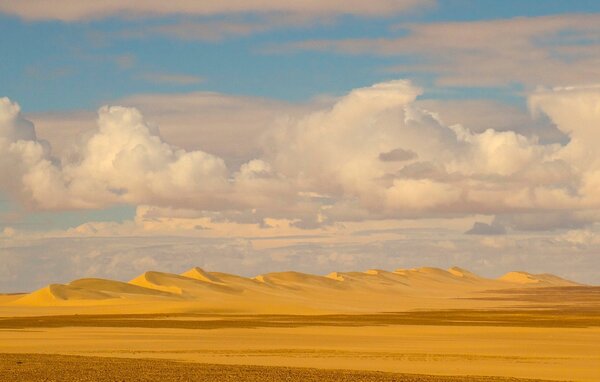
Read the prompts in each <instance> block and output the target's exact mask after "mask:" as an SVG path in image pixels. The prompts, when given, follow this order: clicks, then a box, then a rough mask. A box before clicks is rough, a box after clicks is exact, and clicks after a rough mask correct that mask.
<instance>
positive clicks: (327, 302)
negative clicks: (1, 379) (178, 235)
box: [6, 267, 580, 314]
mask: <svg viewBox="0 0 600 382" xmlns="http://www.w3.org/2000/svg"><path fill="white" fill-rule="evenodd" d="M577 285H580V284H577V283H575V282H572V281H569V280H565V279H562V278H560V277H558V276H554V275H549V274H539V275H534V274H530V273H526V272H509V273H507V274H505V275H504V276H501V277H499V278H498V279H488V278H484V277H481V276H478V275H476V274H474V273H472V272H469V271H467V270H464V269H461V268H458V267H452V268H450V269H448V270H445V269H440V268H432V267H422V268H413V269H397V270H395V271H393V272H389V271H386V270H380V269H369V270H366V271H363V272H333V273H330V274H328V275H326V276H320V275H312V274H307V273H301V272H294V271H287V272H273V273H266V274H262V275H259V276H256V277H253V278H247V277H242V276H237V275H231V274H227V273H220V272H207V271H205V270H203V269H201V268H198V267H194V268H191V269H189V270H188V271H185V272H183V273H182V274H172V273H164V272H157V271H149V272H145V273H143V274H141V275H140V276H138V277H136V278H134V279H132V280H131V281H129V282H121V281H113V280H106V279H97V278H88V279H79V280H75V281H72V282H71V283H69V284H64V285H63V284H51V285H48V286H46V287H44V288H41V289H39V290H37V291H34V292H32V293H29V294H26V295H24V296H22V297H20V298H18V299H14V300H11V301H10V302H8V303H6V304H10V305H16V306H30V307H44V306H54V307H60V306H68V307H77V306H81V307H89V306H107V305H110V306H115V307H119V308H118V309H117V308H115V309H116V310H118V311H119V309H121V310H122V311H132V310H133V309H134V307H135V309H139V310H140V311H144V312H146V311H161V312H169V311H176V312H183V311H190V312H203V311H210V312H215V311H219V312H236V313H237V312H241V313H290V312H294V313H306V314H310V313H335V312H382V311H399V310H406V309H419V308H422V307H431V306H437V307H442V308H443V307H448V308H455V307H459V306H470V305H468V304H474V303H475V302H476V301H480V300H484V299H482V298H481V297H482V296H485V295H487V294H489V293H490V291H498V290H507V289H522V288H538V287H562V286H577ZM479 304H482V303H479Z"/></svg>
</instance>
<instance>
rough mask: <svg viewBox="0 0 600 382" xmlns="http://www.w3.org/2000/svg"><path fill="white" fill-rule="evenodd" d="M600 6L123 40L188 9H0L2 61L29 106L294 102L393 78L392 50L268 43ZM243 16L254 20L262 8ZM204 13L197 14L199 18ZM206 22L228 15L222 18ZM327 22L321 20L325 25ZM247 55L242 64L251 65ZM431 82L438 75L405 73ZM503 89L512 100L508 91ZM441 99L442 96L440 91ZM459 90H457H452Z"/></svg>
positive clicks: (425, 13)
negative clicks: (119, 12) (86, 12)
mask: <svg viewBox="0 0 600 382" xmlns="http://www.w3.org/2000/svg"><path fill="white" fill-rule="evenodd" d="M598 11H600V4H599V3H598V2H597V1H569V2H565V1H502V2H498V1H493V0H489V1H477V2H473V1H467V0H464V1H440V2H438V4H437V5H436V6H434V7H433V8H430V9H417V10H413V11H410V12H408V14H399V15H396V16H392V17H383V18H381V17H377V18H365V17H361V16H340V17H337V18H335V20H333V21H328V22H324V23H325V25H322V24H321V23H319V22H318V21H317V22H311V23H310V24H314V23H316V24H317V25H308V26H305V25H300V26H298V27H288V28H285V27H283V28H278V29H276V30H274V31H266V32H261V33H257V34H254V35H249V36H242V37H239V38H235V37H234V38H224V39H223V40H221V41H190V40H184V41H181V40H177V39H173V38H169V37H164V36H143V37H132V38H120V37H118V35H119V33H122V32H123V31H129V30H135V29H140V28H144V27H147V26H148V25H161V24H165V23H167V24H168V23H178V22H180V21H181V20H184V19H190V18H189V17H185V16H168V15H167V16H166V17H162V18H158V19H156V18H153V19H151V20H148V19H139V20H129V19H125V20H123V19H120V18H118V17H115V16H113V17H110V18H108V19H100V20H83V21H78V22H72V23H65V22H62V21H55V20H40V21H35V22H33V21H24V20H22V19H20V18H19V17H15V16H10V15H6V14H4V15H1V16H0V33H1V34H2V35H3V36H4V38H3V39H2V40H0V49H2V51H4V52H11V54H10V59H7V58H8V57H7V58H5V59H3V60H1V61H0V86H1V87H2V89H3V93H4V94H5V95H7V96H9V97H11V98H13V99H17V100H19V101H20V103H21V104H22V107H23V109H24V110H25V111H30V112H39V111H56V110H70V109H80V108H84V109H89V108H92V109H94V108H96V107H98V106H99V105H101V104H104V103H106V102H108V101H110V100H113V99H118V98H122V97H124V96H127V95H130V94H137V93H148V92H169V93H173V92H182V91H190V90H197V89H201V90H210V91H217V92H224V93H234V94H247V95H256V96H264V97H273V98H278V99H285V100H295V101H299V100H306V99H308V98H310V97H313V96H316V95H320V94H336V95H339V94H343V93H344V92H347V91H348V90H350V89H353V88H356V87H359V86H365V85H368V84H371V83H374V82H378V81H382V80H385V79H390V78H393V77H394V76H393V75H391V74H390V73H386V72H385V71H384V70H383V68H385V67H386V66H390V63H392V62H394V63H397V61H398V60H397V59H396V58H393V57H373V56H359V57H356V56H354V57H352V59H348V57H346V56H343V55H339V54H332V53H328V52H292V53H267V52H264V50H265V47H269V46H271V45H273V44H275V45H276V44H281V43H285V42H290V41H299V40H306V39H315V38H319V39H322V38H326V39H344V38H377V37H387V36H389V35H393V34H396V33H397V32H390V27H391V26H392V25H397V24H401V23H435V22H445V21H473V20H494V19H502V18H513V17H524V16H527V17H535V16H543V15H556V14H563V13H592V12H598ZM236 18H237V19H242V20H243V19H253V18H254V19H255V18H256V16H253V15H241V16H236ZM191 19H192V20H197V19H198V18H193V17H192V18H191ZM200 19H201V20H206V19H211V20H219V19H223V16H218V15H217V16H211V17H203V18H200ZM320 24H321V25H320ZM242 63H243V65H242ZM144 73H172V74H185V75H190V76H197V77H200V78H202V79H203V82H202V83H201V84H189V85H181V84H157V83H151V82H149V81H147V80H144V79H143V78H140V77H141V76H142V75H143V74H144ZM401 75H403V76H407V77H411V78H417V79H418V80H420V81H421V82H423V83H427V82H428V81H431V78H430V77H431V76H423V75H422V74H417V73H414V72H412V73H411V72H410V71H408V72H405V73H401ZM500 93H501V95H500V96H504V98H508V97H507V95H506V94H505V92H503V91H502V92H500ZM497 94H498V92H497V91H496V89H492V90H486V91H481V90H480V89H476V90H473V89H469V88H458V89H455V88H453V89H451V96H455V97H463V98H464V97H473V96H475V97H476V96H480V95H483V96H485V97H492V98H493V97H498V95H497ZM431 96H432V97H435V95H431ZM451 96H450V97H451Z"/></svg>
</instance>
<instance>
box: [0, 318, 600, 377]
mask: <svg viewBox="0 0 600 382" xmlns="http://www.w3.org/2000/svg"><path fill="white" fill-rule="evenodd" d="M599 313H600V312H598V311H597V310H594V309H591V308H588V309H572V308H561V309H546V310H530V311H524V310H497V311H468V310H459V311H429V312H427V311H422V312H406V313H389V314H370V315H325V316H286V315H258V316H224V315H220V316H210V315H175V314H172V315H120V316H119V315H108V316H47V317H15V318H3V319H0V353H2V354H0V380H2V381H16V380H19V381H27V380H29V381H54V380H55V381H58V380H65V381H68V380H73V381H87V380H90V381H91V380H127V381H134V380H135V381H137V380H140V381H142V380H147V381H150V380H165V381H171V380H173V381H178V380H181V381H185V380H200V381H203V380H211V381H229V380H248V381H253V380H274V381H275V380H277V381H279V380H305V381H311V380H315V381H334V380H335V381H392V380H394V381H403V380H406V381H412V380H414V381H421V380H423V381H438V380H440V381H441V380H450V381H453V380H456V381H463V380H465V381H467V380H481V381H484V380H493V379H491V377H492V376H494V377H504V378H516V379H542V380H578V381H598V380H599V379H600V346H599V345H598V344H600V314H599ZM34 353H35V354H34ZM52 354H62V355H70V356H85V357H83V358H71V357H58V358H57V357H55V356H52ZM97 357H106V358H97ZM115 357H116V358H117V359H115ZM143 359H161V360H163V361H161V362H155V361H152V362H150V363H147V362H144V361H143ZM164 360H173V361H183V362H164ZM215 364H221V365H229V366H227V367H225V368H219V367H216V366H211V365H215ZM244 365H245V366H244ZM247 366H268V367H270V368H253V367H247ZM294 368H300V369H294ZM303 368H310V369H303ZM314 369H319V370H314ZM332 369H333V370H336V371H331V370H332ZM106 370H109V371H110V372H108V373H107V372H106ZM327 370H330V371H327ZM338 370H345V371H344V372H340V371H338ZM367 371H369V372H367ZM371 372H386V373H403V374H406V373H408V374H415V375H411V376H406V375H392V374H377V373H375V374H373V373H371ZM157 373H159V374H160V375H161V376H162V375H164V378H163V377H161V378H160V379H156V378H155V377H153V376H155V375H157ZM215 373H216V374H215ZM219 373H220V374H219ZM94 375H95V376H96V377H97V379H96V377H93V376H94ZM71 376H72V378H71ZM232 376H237V377H232ZM261 376H264V378H262V377H261ZM434 376H438V379H436V378H434ZM472 376H480V377H478V378H475V377H472ZM113 377H114V378H113ZM460 377H463V378H460ZM111 378H112V379H111ZM232 378H233V379H232ZM497 380H511V379H502V378H500V379H497Z"/></svg>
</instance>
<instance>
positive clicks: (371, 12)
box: [0, 0, 600, 292]
mask: <svg viewBox="0 0 600 382" xmlns="http://www.w3.org/2000/svg"><path fill="white" fill-rule="evenodd" d="M0 36H1V37H0V51H2V54H1V55H0V292H18V291H28V290H33V289H35V288H39V287H42V286H44V285H46V284H48V283H64V282H68V281H70V280H72V279H76V278H81V277H105V278H112V279H119V280H128V279H131V278H133V277H135V276H137V275H138V274H140V273H142V272H144V271H147V270H160V271H167V272H183V271H184V270H186V269H188V268H190V267H192V266H200V267H203V268H206V269H207V270H214V271H222V272H229V273H235V274H240V275H245V276H254V275H257V274H260V273H265V272H271V271H282V270H296V271H302V272H310V273H316V274H326V273H329V272H331V271H349V270H366V269H371V268H381V269H388V270H393V269H396V268H410V267H418V266H435V267H442V268H447V267H451V266H460V267H463V268H467V269H469V270H471V271H474V272H476V273H479V274H481V275H484V276H487V277H497V276H499V275H501V274H503V273H505V272H508V271H513V270H524V271H528V272H532V273H554V274H557V275H560V276H563V277H566V278H570V279H573V280H576V281H580V282H584V283H590V284H598V283H600V272H598V270H599V269H600V151H598V150H597V144H596V142H598V141H599V139H600V2H598V1H595V0H589V1H585V0H579V1H577V0H574V1H568V2H567V1H553V0H546V1H534V0H529V1H523V0H519V1H516V0H515V1H513V0H507V1H502V2H499V1H495V0H479V1H467V0H371V1H369V2H364V1H354V0H345V1H342V0H320V1H316V0H304V1H296V2H281V1H276V0H260V1H259V0H248V1H245V2H238V1H228V0H223V1H220V2H197V1H192V0H173V1H170V2H168V3H165V2H163V1H158V0H148V1H131V2H126V4H124V2H122V1H117V0H98V1H95V2H73V1H68V0H57V1H53V2H49V1H34V0H5V1H2V2H1V3H0Z"/></svg>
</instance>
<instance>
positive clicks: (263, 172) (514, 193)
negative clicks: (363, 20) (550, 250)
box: [0, 80, 600, 229]
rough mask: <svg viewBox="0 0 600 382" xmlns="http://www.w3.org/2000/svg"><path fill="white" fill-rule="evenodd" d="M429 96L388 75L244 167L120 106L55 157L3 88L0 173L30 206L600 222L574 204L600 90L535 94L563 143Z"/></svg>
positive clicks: (282, 121) (267, 135)
mask: <svg viewBox="0 0 600 382" xmlns="http://www.w3.org/2000/svg"><path fill="white" fill-rule="evenodd" d="M420 94H421V89H419V88H417V87H415V86H413V85H412V84H411V83H410V82H408V81H401V80H400V81H390V82H385V83H380V84H375V85H373V86H370V87H365V88H360V89H355V90H353V91H351V92H350V93H349V94H347V95H346V96H344V97H341V98H340V99H339V100H337V101H336V102H335V103H334V104H333V105H332V106H323V107H322V108H321V109H320V110H316V111H315V110H314V109H313V110H306V111H305V112H303V113H299V112H298V109H295V110H296V112H295V113H292V114H290V115H288V116H287V117H286V118H282V117H281V116H280V118H277V120H276V121H273V122H272V123H270V124H269V125H268V127H263V128H262V130H261V134H258V135H260V136H261V138H259V139H256V140H255V144H256V147H257V150H256V155H255V156H254V158H248V159H247V160H245V161H243V162H241V163H240V164H238V165H231V164H229V165H228V164H227V163H226V162H225V161H224V160H223V158H222V157H220V156H218V155H214V154H209V153H208V152H207V151H205V150H198V149H191V150H184V149H181V148H178V147H176V146H174V145H171V144H169V143H166V142H165V140H164V139H163V138H162V137H161V135H160V134H159V132H158V129H157V128H155V127H153V125H152V124H149V123H147V122H146V121H145V120H144V118H143V117H142V115H141V113H140V112H139V111H138V110H137V109H135V108H127V107H118V106H115V107H103V108H101V109H100V110H99V113H98V121H97V128H96V129H95V130H93V131H90V132H89V133H88V137H86V138H85V139H83V140H82V141H81V143H79V144H78V145H76V147H75V149H74V150H72V151H71V153H70V155H69V156H67V157H63V158H62V159H61V160H58V159H55V158H53V157H52V156H51V151H50V147H49V145H48V144H47V143H46V142H43V141H41V140H39V139H37V137H36V135H35V130H34V129H33V126H32V125H31V123H29V122H27V121H26V120H25V119H24V118H23V117H22V116H21V115H20V113H19V108H18V106H17V105H16V104H14V103H12V102H10V101H8V100H6V99H5V100H4V101H3V103H2V104H0V106H1V107H0V115H1V116H2V118H0V121H1V129H0V131H1V132H2V137H3V138H2V141H1V142H2V146H1V147H2V150H3V151H2V153H6V157H7V158H9V159H8V160H7V161H4V162H3V164H4V166H3V167H2V171H3V174H6V178H5V179H10V181H9V182H6V184H3V186H5V188H7V189H8V190H9V191H11V192H12V193H13V194H15V195H18V196H19V197H20V199H21V200H23V201H24V202H26V203H28V204H29V205H30V206H31V207H33V208H40V209H62V208H100V207H106V206H109V205H112V204H116V203H128V204H133V205H141V204H144V205H149V206H156V207H165V208H176V209H187V210H192V211H198V212H197V214H199V215H202V214H204V216H209V217H210V218H211V219H214V220H219V219H221V220H233V221H239V222H252V223H254V224H261V225H262V226H264V227H267V226H268V224H266V223H265V222H266V221H267V220H268V219H280V220H281V219H283V220H286V221H288V222H290V224H291V225H293V226H297V227H303V228H305V229H309V228H314V227H318V226H327V225H331V224H334V223H335V222H347V221H353V220H369V219H371V220H372V219H403V218H409V217H417V216H418V217H436V216H439V217H448V216H456V215H469V214H476V213H479V214H486V215H492V214H496V215H499V216H501V217H502V219H504V220H503V226H506V227H511V228H514V229H519V227H521V228H523V227H527V224H529V225H530V226H531V225H532V224H534V223H531V222H533V221H534V220H535V219H533V218H526V217H527V216H530V215H532V216H533V215H536V214H541V213H544V214H546V215H547V216H550V215H548V214H553V215H552V216H558V217H559V218H557V219H558V221H556V222H554V223H553V226H559V225H560V221H561V219H562V218H560V217H565V218H564V219H563V220H564V221H565V224H567V223H566V221H567V220H568V219H567V215H569V217H570V218H572V219H571V220H573V219H582V220H581V221H584V220H585V221H587V222H593V221H595V220H594V219H595V217H593V216H589V214H582V213H579V212H577V211H582V210H588V211H590V210H594V209H596V210H597V209H598V208H600V198H599V197H598V193H597V192H596V191H597V189H598V187H599V186H598V185H599V184H600V175H599V174H600V170H599V168H600V156H599V155H598V154H597V150H596V149H595V147H594V142H596V141H597V138H598V137H597V135H598V132H597V129H596V128H595V127H597V126H598V125H599V122H600V116H599V115H598V104H599V103H600V89H598V88H595V87H588V88H555V89H549V90H543V89H542V90H539V91H537V92H535V93H534V94H533V95H532V96H531V99H530V107H531V109H532V110H534V111H535V112H536V113H538V114H539V113H543V114H545V115H547V116H548V118H550V119H551V120H552V121H553V123H555V124H556V126H557V128H558V129H559V130H560V131H561V132H562V133H563V134H565V136H567V137H568V140H567V143H541V142H540V141H539V140H538V139H537V137H536V136H535V135H531V136H526V135H522V134H520V133H518V132H515V131H510V130H505V131H497V130H493V129H486V130H483V131H472V130H470V129H468V128H466V127H464V126H462V125H459V124H452V125H449V124H447V123H445V122H444V121H443V120H442V118H441V117H440V116H439V115H438V114H436V113H434V112H431V111H428V110H425V109H423V108H422V107H421V106H420V105H419V103H418V102H417V101H416V99H417V97H418V96H419V95H420ZM186 99H187V98H186ZM210 99H214V98H210ZM163 107H164V108H166V110H168V109H169V105H163ZM178 107H182V106H181V105H179V106H178ZM199 139H200V140H202V136H200V137H199ZM565 211H575V212H573V213H570V214H567V213H566V212H565ZM584 215H585V216H584ZM540 216H541V215H540ZM540 220H543V219H540ZM555 220H556V219H555ZM547 221H549V220H547ZM527 222H530V223H527ZM573 224H574V223H573ZM586 224H587V223H586ZM572 227H576V226H575V225H572ZM479 228H481V227H479Z"/></svg>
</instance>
